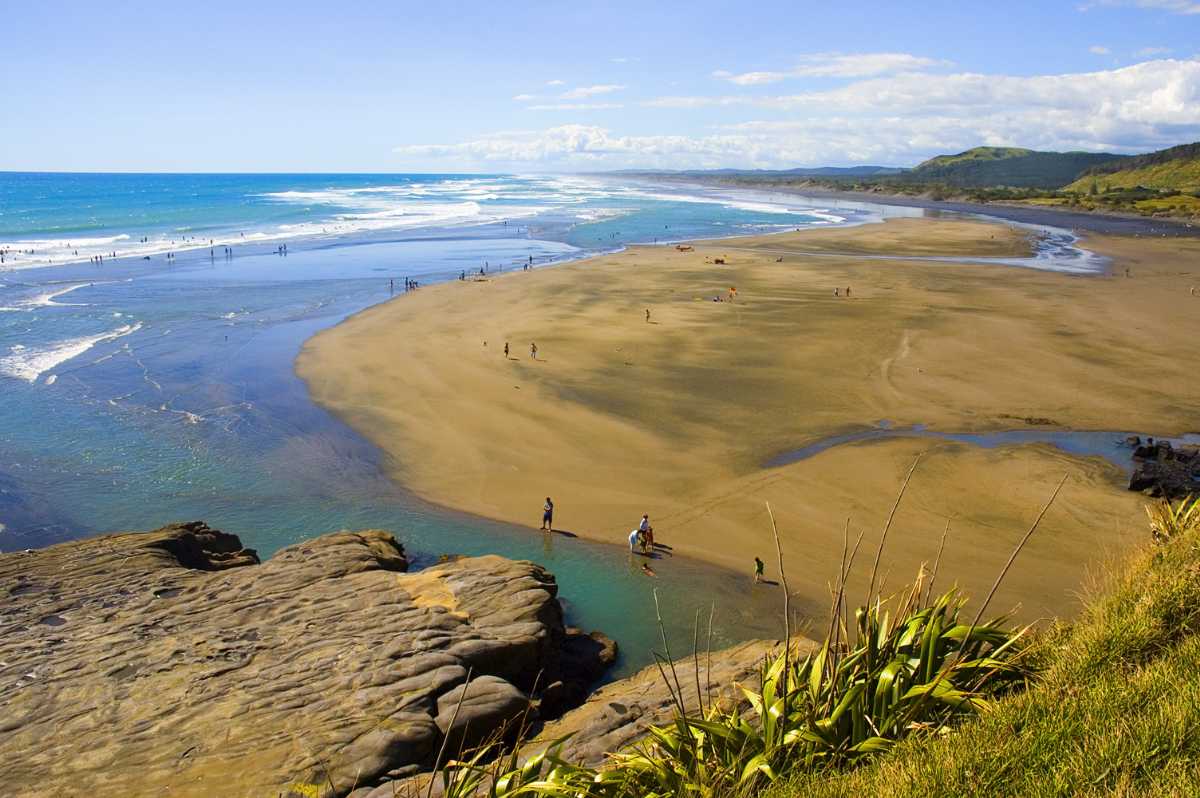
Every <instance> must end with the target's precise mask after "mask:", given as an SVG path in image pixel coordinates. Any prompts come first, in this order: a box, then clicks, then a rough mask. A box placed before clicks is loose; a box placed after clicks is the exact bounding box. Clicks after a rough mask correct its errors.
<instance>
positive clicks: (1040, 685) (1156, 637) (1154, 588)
mask: <svg viewBox="0 0 1200 798" xmlns="http://www.w3.org/2000/svg"><path fill="white" fill-rule="evenodd" d="M1190 508H1191V511H1190V514H1189V513H1188V512H1183V511H1177V512H1175V513H1173V514H1167V515H1166V516H1164V515H1163V514H1162V513H1161V512H1159V513H1157V514H1155V515H1154V516H1152V518H1154V519H1155V524H1156V528H1159V529H1160V530H1161V527H1162V524H1163V521H1162V519H1163V518H1164V517H1166V518H1168V519H1169V518H1174V519H1175V521H1174V522H1173V523H1174V524H1175V528H1174V529H1173V530H1170V531H1168V532H1165V533H1164V532H1161V531H1159V532H1157V533H1156V537H1158V538H1160V539H1162V540H1163V541H1164V542H1163V543H1162V544H1161V545H1155V546H1150V545H1147V548H1146V549H1145V550H1143V551H1141V552H1140V553H1138V554H1137V555H1135V556H1134V557H1133V558H1131V560H1130V561H1129V562H1127V563H1126V564H1125V565H1124V566H1123V567H1121V568H1120V569H1119V571H1118V572H1115V573H1114V575H1112V576H1111V577H1110V581H1109V583H1108V584H1107V585H1106V586H1105V587H1104V588H1102V589H1101V590H1099V591H1098V592H1097V594H1096V595H1095V596H1094V597H1093V598H1092V600H1091V601H1090V602H1089V606H1088V608H1087V609H1086V610H1085V612H1084V614H1083V615H1082V617H1080V619H1079V620H1078V621H1077V622H1075V623H1074V624H1071V625H1059V626H1056V627H1053V628H1051V629H1049V630H1048V631H1046V632H1044V633H1043V634H1041V635H1039V636H1038V638H1037V639H1036V640H1035V642H1034V643H1033V645H1032V646H1031V648H1030V649H1029V652H1028V653H1029V656H1030V658H1031V663H1032V664H1033V665H1034V666H1035V667H1036V668H1037V670H1038V671H1039V676H1038V678H1037V680H1036V683H1035V685H1034V686H1033V687H1032V688H1031V689H1029V690H1028V691H1026V692H1024V693H1020V694H1016V695H1013V696H1010V697H1008V698H1006V699H1004V700H1002V701H999V702H997V703H996V704H995V705H994V707H993V709H992V710H991V711H990V712H987V713H985V714H984V715H983V716H982V717H979V718H977V719H975V720H972V721H969V722H965V723H962V724H961V725H959V726H958V727H956V728H955V729H954V730H953V731H951V732H949V733H946V734H943V735H941V736H938V737H932V736H926V737H920V738H916V737H914V738H910V739H908V740H906V741H904V742H901V743H899V744H897V745H896V746H894V747H893V748H892V750H891V751H890V752H888V753H887V754H886V755H884V756H882V757H879V758H877V759H876V760H874V761H873V762H871V763H869V764H867V765H866V766H864V767H862V768H859V769H856V770H852V771H845V772H840V773H836V774H828V773H826V774H805V773H795V774H793V775H792V777H791V778H790V779H787V780H783V781H781V782H779V783H777V784H776V785H774V787H773V788H772V789H771V790H769V791H767V792H765V793H764V795H765V796H768V798H790V797H791V796H805V797H806V798H808V797H809V796H813V797H814V798H820V797H821V796H860V795H862V796H879V797H881V798H882V797H884V796H897V797H898V796H930V797H932V796H946V797H947V798H949V796H961V795H1021V796H1025V795H1028V796H1058V795H1063V796H1067V795H1072V796H1073V795H1128V796H1135V795H1139V796H1140V795H1180V796H1191V795H1198V794H1200V635H1197V634H1196V632H1197V631H1198V630H1200V510H1198V509H1197V505H1196V504H1195V503H1193V504H1191V505H1190ZM1149 537H1150V535H1149V534H1148V535H1147V539H1149Z"/></svg>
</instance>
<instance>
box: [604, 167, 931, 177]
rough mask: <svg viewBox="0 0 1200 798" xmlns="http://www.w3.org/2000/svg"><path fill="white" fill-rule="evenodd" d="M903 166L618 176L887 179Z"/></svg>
mask: <svg viewBox="0 0 1200 798" xmlns="http://www.w3.org/2000/svg"><path fill="white" fill-rule="evenodd" d="M907 171H908V169H907V168H905V167H903V166H800V167H796V168H794V169H682V170H672V171H666V172H647V171H646V170H644V169H621V170H618V173H620V174H671V175H680V176H682V177H757V178H786V177H827V178H842V177H846V178H858V177H887V176H891V175H899V174H903V173H905V172H907Z"/></svg>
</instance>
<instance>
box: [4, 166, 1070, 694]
mask: <svg viewBox="0 0 1200 798" xmlns="http://www.w3.org/2000/svg"><path fill="white" fill-rule="evenodd" d="M921 214H922V211H921V210H920V209H914V208H888V207H885V206H873V205H869V204H863V203H857V202H846V201H832V200H831V201H808V200H805V199H803V198H798V197H787V196H783V195H775V194H763V193H754V192H746V191H736V190H722V189H716V188H703V187H681V186H676V185H657V184H654V183H649V182H645V181H641V180H637V179H634V178H623V177H603V178H600V177H585V176H570V177H559V176H542V175H535V176H506V175H415V174H413V175H133V174H122V175H105V174H22V173H0V252H2V253H3V260H4V262H3V264H2V265H0V551H13V550H18V549H24V548H32V547H38V546H45V545H49V544H53V543H57V542H61V541H65V540H70V539H72V538H76V537H80V536H86V535H94V534H100V533H103V532H109V531H116V530H131V529H132V530H137V529H150V528H154V527H157V526H160V525H162V524H164V523H167V522H170V521H175V520H192V519H201V520H204V521H207V522H208V523H209V524H210V525H212V526H213V527H216V528H219V529H223V530H225V531H228V532H232V533H236V534H238V535H239V536H241V538H242V541H243V542H244V543H245V545H248V546H251V547H254V548H256V549H258V550H259V551H260V553H262V554H263V555H265V556H269V555H270V554H271V553H273V552H274V551H277V550H278V549H279V548H281V547H283V546H286V545H289V544H291V543H295V542H297V541H300V540H303V539H306V538H310V537H314V536H316V535H320V534H323V533H326V532H330V531H336V530H340V529H361V528H370V527H373V528H383V529H388V530H391V531H393V532H395V534H396V535H397V537H398V538H399V539H400V540H401V541H402V542H403V543H404V545H405V547H406V549H407V550H408V551H409V553H410V555H411V557H412V559H413V560H414V561H415V565H416V566H417V567H420V566H422V565H427V564H429V563H432V562H435V561H436V559H437V558H438V557H440V556H441V555H446V554H450V555H454V554H463V555H474V554H482V553H498V554H503V555H506V556H509V557H517V558H527V559H532V560H535V561H538V562H541V563H543V564H545V565H546V566H547V567H548V568H549V569H550V570H551V571H552V572H553V573H555V574H556V575H557V577H558V580H559V583H560V586H561V594H562V598H563V601H564V604H565V606H566V608H567V611H568V618H569V620H570V621H571V622H572V623H575V624H578V625H580V626H583V627H585V628H588V629H601V630H604V631H606V632H607V633H609V634H610V635H612V636H613V637H615V638H616V639H617V640H618V642H619V643H621V645H622V650H623V652H624V654H623V656H622V659H621V662H620V665H619V668H618V669H617V671H616V672H615V674H614V675H620V674H622V673H628V672H629V671H630V670H632V669H634V668H636V667H638V666H641V665H644V664H646V663H648V662H650V661H651V656H650V652H651V650H652V649H653V648H655V647H656V646H658V643H657V639H658V629H657V626H656V623H655V619H654V612H653V607H654V601H653V595H652V592H651V591H652V590H653V589H657V590H658V593H659V596H660V598H661V600H662V604H663V607H664V610H665V613H666V616H667V617H666V621H667V625H668V628H669V629H670V630H671V632H672V634H674V635H675V636H677V637H678V639H679V640H680V641H684V640H690V638H691V635H692V628H693V624H694V623H695V621H696V617H697V614H698V613H699V614H701V615H703V616H704V619H705V621H704V625H705V626H706V625H707V617H708V614H709V612H710V611H711V610H713V609H714V608H715V622H714V640H713V645H714V646H718V645H727V644H730V643H733V642H736V641H739V640H742V639H746V638H749V637H756V636H778V635H779V634H780V630H781V628H782V618H781V615H780V607H779V606H778V604H779V597H778V596H777V595H775V594H772V593H770V592H768V591H761V590H759V591H755V590H751V589H750V587H749V582H750V576H749V574H750V572H749V568H747V572H746V573H745V574H732V573H729V572H727V571H723V570H721V569H716V568H712V567H709V566H707V565H704V564H701V563H697V562H692V561H688V560H685V559H684V558H675V559H673V560H668V561H665V562H662V563H661V565H660V566H658V567H657V570H658V574H659V576H658V578H657V579H649V578H647V577H646V576H644V575H643V574H642V573H641V572H640V569H639V568H637V566H636V565H635V564H633V563H631V562H630V558H629V556H628V554H627V553H626V552H624V551H623V546H622V544H623V540H621V541H613V545H603V544H598V543H592V542H587V541H582V540H568V539H565V538H560V537H556V536H549V537H548V536H543V535H541V534H540V533H537V532H536V531H531V529H530V528H523V527H514V526H512V525H508V524H501V523H497V522H493V521H488V520H486V519H480V518H475V517H471V516H467V515H464V514H461V513H455V512H453V511H449V510H446V509H444V508H438V507H433V506H430V505H428V504H426V503H424V502H422V501H420V500H419V499H417V498H416V497H414V496H412V495H411V494H409V493H407V492H406V491H405V490H404V488H403V486H400V485H396V484H394V483H393V482H392V481H391V480H390V479H389V478H388V477H387V476H386V475H385V472H384V461H383V455H382V454H381V453H380V452H379V451H378V450H377V449H376V448H375V447H373V446H372V445H371V444H369V443H368V442H367V441H365V440H363V439H362V438H361V437H359V436H358V435H357V434H355V433H354V432H352V431H351V430H350V429H348V428H347V427H346V426H345V425H343V424H342V423H341V422H339V421H338V420H337V419H335V418H333V417H332V416H331V415H330V414H328V413H326V412H325V411H324V410H322V409H320V408H319V407H317V406H315V405H314V404H313V403H312V402H311V401H310V400H309V398H308V396H307V393H306V391H305V387H304V385H303V383H301V382H300V380H299V379H298V378H297V377H296V376H295V374H294V373H293V369H292V363H293V361H294V359H295V357H296V354H297V353H298V351H299V349H300V347H301V345H302V344H303V342H304V341H305V340H306V339H307V338H309V337H310V336H312V335H313V334H315V333H316V332H317V331H319V330H321V329H323V328H326V327H329V326H331V325H333V324H336V323H337V322H338V321H340V320H342V319H344V318H345V317H346V316H347V315H349V314H352V313H354V312H356V311H359V310H361V309H363V308H365V307H368V306H370V305H372V304H374V303H377V302H383V301H386V300H388V299H389V298H391V285H393V284H394V285H395V286H397V287H398V288H397V292H399V287H401V286H402V284H403V280H404V279H405V278H408V279H413V280H418V281H420V282H421V283H424V284H428V283H433V282H438V281H443V280H448V279H453V278H455V277H457V276H458V275H459V274H460V273H461V272H463V271H468V272H470V271H477V270H479V269H481V268H486V269H487V270H488V271H489V273H497V272H502V271H504V270H508V269H514V268H518V267H519V266H520V265H521V264H522V263H528V262H530V259H531V258H532V262H533V264H534V267H535V268H546V267H553V265H554V264H555V263H559V262H563V261H566V260H571V259H577V258H580V257H585V256H588V255H592V254H596V253H599V252H605V251H612V250H615V249H619V248H620V247H622V246H624V245H626V244H629V243H655V242H658V243H664V242H670V241H676V240H682V239H692V238H707V237H722V236H730V235H746V234H754V233H763V232H772V231H778V230H789V229H796V228H803V227H816V226H828V225H832V224H852V223H866V222H872V221H877V220H879V219H881V218H882V217H884V216H886V215H904V216H914V215H921ZM1063 240H1064V239H1061V237H1060V241H1059V243H1060V244H1062V242H1063ZM1067 248H1068V249H1069V248H1070V247H1069V242H1068V246H1067ZM401 301H402V300H401ZM401 465H402V464H401ZM633 509H634V510H638V511H640V508H633ZM539 510H540V505H538V506H537V507H533V508H532V509H531V516H530V525H531V527H532V526H533V525H535V524H536V523H537V522H538V520H539V519H538V515H537V514H538V511H539ZM635 514H636V513H635ZM634 520H636V519H634ZM631 523H632V522H631ZM753 554H755V553H754V552H748V553H747V562H748V564H749V563H752V557H753ZM696 584H704V585H705V590H704V591H702V593H698V592H697V591H696V589H695V585H696ZM800 610H801V612H802V613H805V612H807V613H810V614H817V613H819V612H820V611H821V608H817V607H814V608H800Z"/></svg>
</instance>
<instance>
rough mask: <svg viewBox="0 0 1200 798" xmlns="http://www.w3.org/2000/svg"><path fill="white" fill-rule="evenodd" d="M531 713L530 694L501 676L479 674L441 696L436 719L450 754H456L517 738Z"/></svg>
mask: <svg viewBox="0 0 1200 798" xmlns="http://www.w3.org/2000/svg"><path fill="white" fill-rule="evenodd" d="M530 715H531V706H530V703H529V697H528V696H526V695H525V694H524V693H522V692H521V691H520V690H518V689H517V688H516V687H513V686H512V684H510V683H509V682H506V681H504V680H503V679H501V678H499V677H496V676H480V677H479V678H477V679H472V680H471V681H469V682H467V683H466V684H461V685H459V686H458V687H455V688H454V689H452V690H450V691H449V692H447V693H444V694H443V695H442V696H441V697H440V698H438V701H437V717H436V718H435V719H434V722H435V723H436V724H437V727H438V729H440V730H441V732H442V734H443V735H445V736H446V738H447V751H448V752H449V754H450V755H452V756H457V755H458V754H459V753H460V752H462V751H463V750H466V749H471V748H476V747H478V746H480V745H482V744H484V743H487V742H493V741H496V740H499V739H506V740H510V741H511V740H514V739H515V738H516V736H517V733H518V731H519V730H520V727H521V726H522V725H524V724H526V723H528V722H529V721H531V720H532V718H531V717H530Z"/></svg>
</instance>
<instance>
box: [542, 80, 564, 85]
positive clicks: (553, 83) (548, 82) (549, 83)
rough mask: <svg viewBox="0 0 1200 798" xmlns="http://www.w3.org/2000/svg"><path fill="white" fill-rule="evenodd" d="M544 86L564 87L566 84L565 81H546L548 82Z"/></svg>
mask: <svg viewBox="0 0 1200 798" xmlns="http://www.w3.org/2000/svg"><path fill="white" fill-rule="evenodd" d="M546 85H547V86H565V85H567V82H566V81H565V80H548V81H546Z"/></svg>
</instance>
